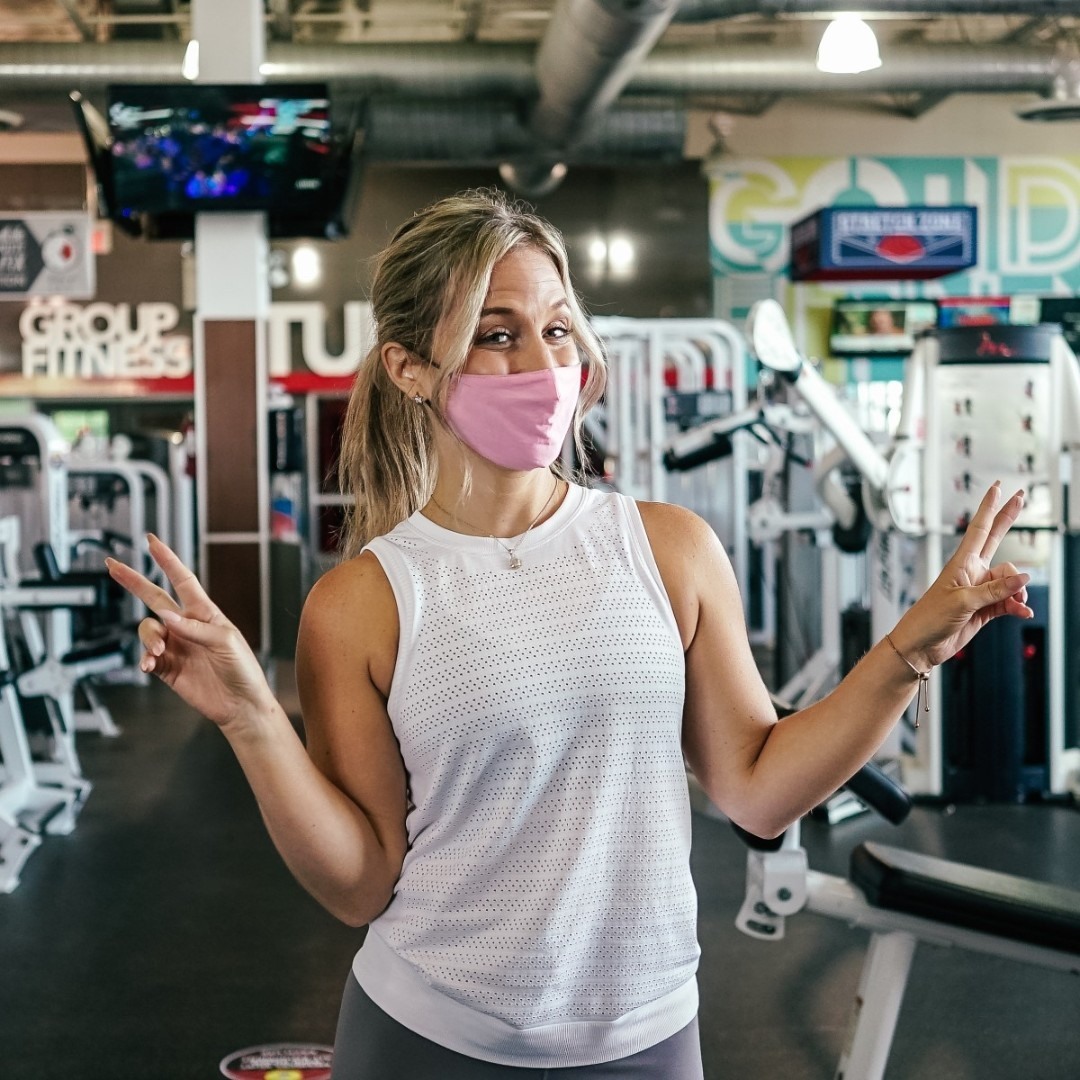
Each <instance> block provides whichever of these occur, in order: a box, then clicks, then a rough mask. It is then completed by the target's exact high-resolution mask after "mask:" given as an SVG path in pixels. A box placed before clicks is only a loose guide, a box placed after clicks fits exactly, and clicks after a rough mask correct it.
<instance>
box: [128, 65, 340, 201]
mask: <svg viewBox="0 0 1080 1080" xmlns="http://www.w3.org/2000/svg"><path fill="white" fill-rule="evenodd" d="M108 120H109V135H110V137H111V154H112V197H113V203H114V207H113V211H114V213H119V214H171V213H207V212H209V213H212V212H215V211H230V212H235V211H252V210H261V211H266V212H268V213H269V212H273V211H275V210H278V209H283V208H288V209H292V210H301V209H302V208H303V207H305V206H316V205H318V204H319V203H320V201H321V199H322V198H323V194H324V186H325V184H326V182H327V174H328V169H329V166H330V162H331V159H332V158H333V155H334V149H335V146H334V140H333V136H332V133H331V129H330V100H329V97H328V94H327V89H326V87H325V86H322V85H304V86H277V85H274V86H265V85H264V86H218V85H204V84H197V83H188V84H184V85H177V86H162V85H130V86H113V87H110V89H109V98H108Z"/></svg>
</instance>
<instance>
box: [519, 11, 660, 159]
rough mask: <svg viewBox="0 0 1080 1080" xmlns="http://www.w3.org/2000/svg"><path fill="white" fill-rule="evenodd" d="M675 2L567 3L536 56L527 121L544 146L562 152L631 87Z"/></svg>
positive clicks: (557, 13)
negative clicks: (532, 101) (534, 100)
mask: <svg viewBox="0 0 1080 1080" xmlns="http://www.w3.org/2000/svg"><path fill="white" fill-rule="evenodd" d="M678 6H679V0H634V2H630V3H627V2H626V0H565V2H564V3H560V4H558V5H556V7H555V10H554V11H553V12H552V16H551V21H550V23H548V27H547V30H546V31H545V33H544V37H543V39H542V40H541V42H540V47H539V48H538V49H537V52H536V63H535V72H536V85H537V88H538V90H539V100H538V101H537V103H536V106H535V108H534V109H533V112H532V115H531V117H530V127H531V128H532V131H533V132H534V134H535V135H536V136H537V138H538V139H540V140H541V142H543V143H544V144H546V145H548V146H551V147H555V148H561V147H564V146H566V145H568V144H569V143H571V142H573V141H574V139H575V138H577V137H578V136H580V135H581V133H582V132H583V131H585V130H586V129H587V127H588V125H589V124H590V122H591V121H592V120H593V118H594V117H596V116H598V115H599V114H600V113H602V112H603V111H604V110H605V109H606V108H607V107H608V106H609V105H610V104H611V103H612V102H613V101H614V100H615V99H616V98H617V97H618V96H619V94H621V93H622V91H623V88H624V87H625V86H626V84H627V83H628V82H629V81H630V79H631V77H632V76H633V73H634V70H635V69H636V68H637V67H638V65H639V64H640V63H641V62H642V61H643V60H644V59H645V57H646V56H647V55H648V54H649V52H650V51H651V49H652V47H653V45H655V44H656V42H657V40H658V39H659V38H660V35H661V34H663V32H664V30H666V29H667V25H668V23H669V22H670V21H671V17H672V15H674V14H675V11H676V9H677V8H678Z"/></svg>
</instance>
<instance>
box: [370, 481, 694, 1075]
mask: <svg viewBox="0 0 1080 1080" xmlns="http://www.w3.org/2000/svg"><path fill="white" fill-rule="evenodd" d="M369 549H370V550H371V551H372V552H373V553H374V554H375V555H376V557H377V558H378V559H379V561H380V563H381V565H382V567H383V569H384V571H385V572H386V575H387V577H388V579H389V581H390V584H391V586H392V588H393V591H394V595H395V597H396V599H397V608H398V615H399V619H400V626H401V631H400V643H399V646H398V655H397V663H396V666H395V669H394V675H393V684H392V688H391V692H390V697H389V701H388V706H387V707H388V712H389V716H390V720H391V722H392V724H393V727H394V732H395V734H396V736H397V739H398V742H399V744H400V747H401V754H402V757H403V759H404V762H405V768H406V770H407V773H408V783H409V801H410V807H409V812H408V818H407V827H408V840H409V847H408V852H407V854H406V856H405V862H404V866H403V868H402V872H401V877H400V879H399V881H398V883H397V885H396V887H395V889H394V895H393V898H392V900H391V902H390V904H389V906H388V907H387V909H386V911H385V912H383V914H382V915H380V916H379V917H378V918H377V919H376V920H375V921H374V922H373V923H372V924H371V926H370V928H369V930H368V934H367V937H366V939H365V942H364V945H363V947H362V948H361V950H360V952H359V953H358V954H357V957H356V960H355V962H354V965H353V971H354V973H355V974H356V977H357V979H358V980H359V982H360V985H361V986H362V987H363V988H364V990H365V992H366V993H367V994H368V996H369V997H370V998H371V999H372V1000H373V1001H374V1002H375V1003H376V1004H377V1005H379V1006H380V1008H382V1009H383V1010H384V1011H385V1012H387V1013H388V1014H389V1015H390V1016H392V1017H393V1018H394V1019H396V1020H397V1021H398V1022H399V1023H402V1024H404V1025H405V1026H407V1027H409V1028H410V1029H412V1030H413V1031H415V1032H417V1033H418V1034H420V1035H423V1036H424V1037H426V1038H428V1039H431V1040H432V1041H434V1042H437V1043H439V1044H440V1045H443V1046H446V1047H448V1048H450V1049H452V1050H456V1051H458V1052H459V1053H463V1054H467V1055H470V1056H472V1057H476V1058H481V1059H483V1060H487V1061H494V1062H498V1063H500V1064H506V1065H517V1066H525V1067H532V1068H556V1067H561V1066H571V1065H588V1064H595V1063H597V1062H601V1061H610V1060H615V1059H617V1058H620V1057H625V1056H628V1055H630V1054H633V1053H637V1052H638V1051H640V1050H643V1049H646V1048H647V1047H649V1046H651V1045H654V1044H655V1043H657V1042H660V1041H662V1040H663V1039H665V1038H668V1037H669V1036H670V1035H673V1034H675V1032H677V1031H679V1030H680V1029H681V1028H682V1027H684V1026H685V1025H686V1024H687V1023H689V1022H690V1021H691V1020H692V1019H693V1017H694V1015H695V1013H696V1010H697V986H696V980H695V978H694V974H695V971H696V969H697V961H698V954H699V949H698V945H697V937H696V914H697V905H696V898H695V893H694V888H693V884H692V882H691V878H690V869H689V854H690V808H689V797H688V790H687V781H686V774H685V769H684V764H683V756H682V747H681V741H680V737H681V728H682V709H683V697H684V688H685V668H684V660H683V650H682V645H681V641H680V637H679V630H678V627H677V625H676V622H675V617H674V615H673V613H672V610H671V604H670V602H669V600H668V597H667V593H666V591H665V589H664V586H663V583H662V581H661V579H660V575H659V572H658V570H657V567H656V563H655V560H654V559H653V555H652V551H651V549H650V547H649V543H648V539H647V537H646V535H645V531H644V528H643V527H642V523H641V518H640V515H639V513H638V509H637V506H636V504H635V503H634V502H633V500H631V499H629V498H627V497H626V496H623V495H618V494H615V493H610V492H601V491H595V490H590V489H587V488H583V487H579V486H571V487H570V490H569V492H568V493H567V496H566V498H565V499H564V501H563V503H562V505H561V506H560V507H559V508H558V509H557V510H556V512H555V513H554V514H553V515H552V516H551V517H550V518H549V519H548V520H547V521H545V522H544V523H543V524H541V525H538V526H537V527H536V528H535V529H533V530H532V532H531V533H529V535H528V537H527V538H526V540H525V542H524V543H523V544H522V546H521V547H520V549H519V550H518V554H519V556H520V558H521V560H522V564H523V565H522V566H521V567H520V568H519V569H516V570H514V569H511V568H510V566H509V556H508V555H507V553H506V551H505V550H504V549H503V548H502V547H501V546H499V545H498V544H497V542H496V541H495V540H493V539H491V538H488V537H475V536H463V535H461V534H459V533H454V532H451V531H449V530H447V529H443V528H441V527H439V526H438V525H436V524H434V523H433V522H431V521H429V520H428V519H427V518H425V517H424V516H423V515H421V514H419V513H417V514H414V515H413V516H412V517H411V518H409V519H408V520H407V521H404V522H402V523H401V524H400V525H399V526H398V527H397V528H395V529H394V530H393V531H392V532H390V533H389V534H388V535H386V536H384V537H380V538H378V539H377V540H374V541H372V543H371V544H370V545H369Z"/></svg>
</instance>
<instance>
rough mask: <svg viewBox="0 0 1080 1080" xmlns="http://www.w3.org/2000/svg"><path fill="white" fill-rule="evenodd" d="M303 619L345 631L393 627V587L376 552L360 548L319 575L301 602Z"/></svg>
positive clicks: (394, 607) (394, 619)
mask: <svg viewBox="0 0 1080 1080" xmlns="http://www.w3.org/2000/svg"><path fill="white" fill-rule="evenodd" d="M304 619H305V620H306V621H307V622H309V623H313V624H315V625H316V626H319V627H323V626H325V627H326V629H328V630H333V629H335V628H336V629H337V631H338V632H346V633H348V632H352V631H354V630H360V629H363V630H369V629H375V630H376V631H379V632H381V631H384V630H388V629H395V630H396V627H397V605H396V602H395V600H394V593H393V589H392V588H391V587H390V582H389V581H388V580H387V577H386V573H385V571H384V570H383V568H382V564H381V563H380V562H379V560H378V559H377V558H376V557H375V555H374V554H372V552H370V551H362V552H361V553H360V554H359V555H356V556H354V557H353V558H351V559H345V560H343V561H342V562H340V563H338V564H337V565H336V566H334V567H332V568H331V569H329V570H327V571H326V573H324V574H323V575H322V576H321V577H319V578H318V580H317V581H316V582H315V584H314V585H313V586H312V587H311V591H310V592H309V593H308V596H307V600H306V601H305V602H304ZM365 636H366V635H365Z"/></svg>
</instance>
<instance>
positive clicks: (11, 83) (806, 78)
mask: <svg viewBox="0 0 1080 1080" xmlns="http://www.w3.org/2000/svg"><path fill="white" fill-rule="evenodd" d="M183 57H184V47H183V45H182V44H181V43H179V42H161V41H157V42H122V43H113V44H109V45H90V44H49V45H45V44H35V43H33V42H23V43H19V44H8V43H0V86H3V87H6V88H12V89H14V88H16V87H17V88H18V91H19V92H20V93H29V94H34V93H40V92H42V91H62V92H64V93H67V92H68V91H70V90H72V89H74V88H78V89H82V90H94V89H100V88H102V87H104V86H106V85H107V84H109V83H120V82H146V83H155V82H179V81H180V79H181V76H180V67H181V64H182V62H183ZM1072 63H1073V61H1072V60H1071V59H1070V58H1069V57H1066V56H1062V55H1060V54H1058V53H1057V52H1055V51H1054V50H1053V49H1052V48H1046V47H1037V46H1020V45H984V46H980V47H979V48H970V47H967V48H960V47H957V46H952V45H903V46H901V45H897V46H895V47H894V48H892V49H890V50H889V58H888V63H887V64H885V65H884V66H883V67H881V68H878V69H877V70H875V71H868V72H864V73H863V74H861V75H847V76H843V77H840V78H838V77H837V76H835V75H829V74H826V73H824V72H821V71H818V70H817V68H816V67H815V65H814V58H813V56H812V55H810V54H809V53H808V52H807V50H805V49H794V48H783V49H779V48H774V47H768V46H755V47H750V46H743V47H740V48H739V49H738V51H737V52H729V53H726V54H722V53H720V52H719V50H717V49H715V48H712V49H703V48H700V47H690V46H686V47H682V46H665V47H660V48H656V49H654V50H653V51H652V53H651V54H650V55H649V56H648V57H646V58H645V59H644V60H642V61H641V63H640V64H638V66H637V67H636V69H635V70H634V73H633V75H632V76H631V77H630V79H629V81H628V82H627V84H626V87H625V92H626V93H627V94H628V95H631V96H634V97H638V98H641V97H656V96H659V97H662V98H667V99H670V98H673V97H674V98H678V99H680V100H681V101H683V102H684V103H685V102H686V101H687V100H692V99H693V98H694V97H695V96H703V97H706V96H709V95H720V94H770V93H801V94H826V93H827V94H832V95H836V94H844V93H851V94H867V93H886V92H904V91H913V90H941V91H948V92H951V93H964V92H978V93H1023V92H1030V93H1037V94H1043V95H1046V96H1050V95H1052V94H1053V93H1054V92H1055V83H1056V82H1057V81H1058V80H1059V77H1060V76H1062V75H1064V74H1066V73H1067V71H1068V70H1069V67H1070V65H1071V64H1072ZM264 74H265V76H266V78H267V81H268V82H271V83H273V82H290V81H314V82H324V81H325V82H330V83H333V84H335V88H336V89H339V90H340V91H341V92H342V93H344V94H348V93H349V92H350V91H351V92H353V93H355V95H356V96H357V97H363V96H371V95H386V96H394V97H411V98H429V97H430V98H435V99H440V100H445V99H448V98H449V99H459V100H462V99H467V98H479V99H483V98H488V97H491V96H499V97H502V98H509V99H514V100H518V101H524V102H531V101H533V100H535V99H536V96H537V84H536V77H535V73H534V67H533V50H532V49H531V48H529V47H528V46H514V45H491V46H489V45H479V44H476V45H473V44H470V45H411V44H410V45H392V46H391V45H310V46H308V45H289V44H284V43H270V44H269V45H268V46H267V58H266V64H265V65H264ZM7 96H10V97H11V98H14V97H15V95H14V93H10V92H9V94H7V95H5V94H3V93H2V92H0V105H3V104H4V103H5V102H4V100H3V99H4V98H5V97H7Z"/></svg>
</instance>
